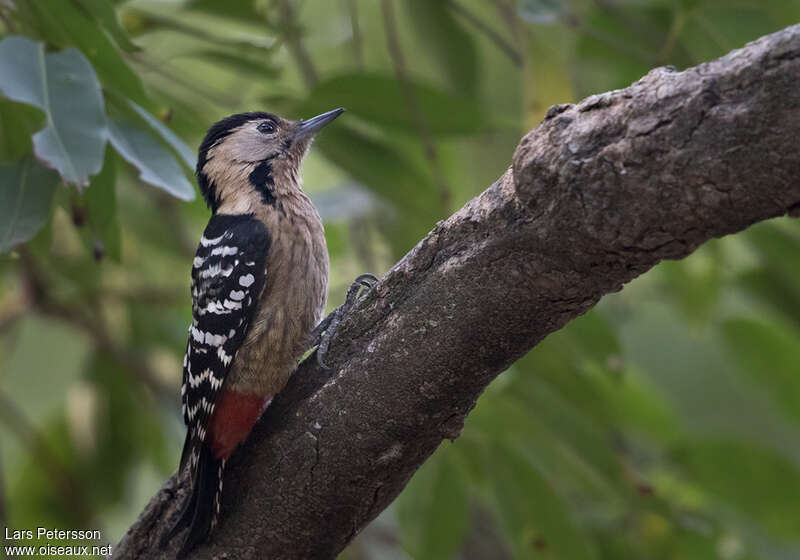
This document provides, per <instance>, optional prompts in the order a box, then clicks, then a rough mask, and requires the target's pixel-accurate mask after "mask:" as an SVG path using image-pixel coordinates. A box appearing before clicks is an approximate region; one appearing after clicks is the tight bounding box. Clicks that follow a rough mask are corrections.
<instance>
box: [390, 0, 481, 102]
mask: <svg viewBox="0 0 800 560" xmlns="http://www.w3.org/2000/svg"><path fill="white" fill-rule="evenodd" d="M402 4H403V5H404V6H405V7H406V8H407V13H408V16H409V18H410V19H411V20H412V22H413V24H412V25H411V26H410V27H411V29H412V30H413V31H414V34H415V36H416V39H417V40H418V41H419V42H420V43H422V45H424V47H425V51H426V52H428V53H430V56H432V57H433V58H434V59H435V60H436V62H437V63H438V66H439V69H440V71H441V72H442V73H443V74H444V75H445V76H447V78H448V82H449V83H450V86H451V89H452V91H453V92H455V93H457V94H458V95H459V96H465V97H475V95H476V93H477V89H478V54H477V49H476V48H475V43H474V41H473V39H472V36H471V35H470V34H469V33H467V31H466V30H465V29H464V28H463V27H462V25H461V23H460V22H459V21H458V20H457V19H456V17H455V15H454V14H453V12H452V11H451V9H450V8H449V6H448V5H447V2H430V1H429V0H406V2H403V3H402Z"/></svg>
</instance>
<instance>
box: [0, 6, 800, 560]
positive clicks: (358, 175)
mask: <svg viewBox="0 0 800 560" xmlns="http://www.w3.org/2000/svg"><path fill="white" fill-rule="evenodd" d="M797 21H800V1H799V0H547V1H545V0H519V1H518V2H517V1H514V0H440V1H439V0H380V1H379V0H335V1H334V0H331V1H323V0H302V1H295V0H240V1H230V2H218V1H216V0H185V1H172V2H156V1H154V0H131V1H127V2H125V1H113V2H110V1H108V0H47V2H44V1H43V0H14V1H13V2H0V94H1V95H2V96H1V97H0V251H1V252H2V253H3V255H2V256H0V466H1V467H2V471H1V472H0V522H2V524H3V525H7V526H9V527H12V528H27V527H35V526H37V525H50V526H55V527H59V528H76V529H87V528H92V529H94V528H99V529H102V530H103V531H104V538H105V539H106V540H108V541H110V542H115V541H116V540H117V539H118V538H119V537H120V536H121V535H122V533H123V532H124V530H125V529H126V528H127V526H128V525H130V523H132V522H133V520H134V519H135V517H136V515H137V513H138V511H139V510H140V509H141V508H142V507H143V505H144V504H145V503H146V501H147V500H148V499H149V497H150V496H151V495H152V494H153V493H154V492H155V490H156V489H157V488H158V487H159V486H160V484H161V483H162V482H163V480H164V478H165V477H167V476H168V475H169V474H171V472H172V471H173V470H174V468H175V467H176V464H177V459H178V454H179V450H180V444H181V441H182V430H183V427H182V423H181V419H180V417H179V407H178V387H179V379H180V372H181V367H180V363H181V358H182V351H183V348H184V345H185V339H186V326H187V324H188V320H189V294H188V277H189V275H188V272H189V261H190V258H191V255H192V252H193V251H194V245H195V243H196V240H197V239H198V237H199V235H200V232H201V230H202V228H203V226H204V224H205V221H206V220H207V218H208V211H207V210H206V209H205V207H204V205H203V203H202V201H201V200H199V198H198V197H196V196H194V195H195V194H196V193H195V192H194V191H195V188H194V187H193V186H192V185H193V178H192V168H193V165H194V157H195V156H194V150H193V148H190V146H192V147H193V146H196V145H197V144H198V142H199V140H200V138H201V136H202V134H203V132H204V131H205V129H206V128H207V127H208V126H209V125H210V124H211V123H212V122H214V121H216V120H217V119H219V118H221V117H223V116H225V115H227V114H230V113H233V112H237V111H241V110H255V109H267V110H270V111H273V112H276V113H279V114H285V115H287V116H289V117H293V118H297V117H308V116H311V115H313V114H315V113H317V112H320V111H323V110H327V109H330V108H332V107H337V106H340V105H341V106H345V107H347V109H348V110H349V112H348V113H347V115H346V117H345V118H344V119H342V120H340V121H337V123H336V125H335V126H332V127H330V128H329V129H326V131H325V133H324V134H322V135H321V137H320V139H319V142H318V144H317V146H316V148H315V149H314V150H312V152H311V154H310V155H309V157H308V158H307V161H306V163H305V164H304V172H303V174H304V177H305V184H306V185H307V189H308V190H309V192H310V194H311V195H312V197H313V198H314V200H315V201H316V202H317V204H318V206H319V207H320V210H321V213H322V214H323V217H324V218H325V220H326V230H327V235H328V242H329V247H330V251H331V256H332V262H333V271H332V286H331V303H330V305H331V306H334V305H336V304H338V303H339V302H340V301H341V298H342V295H343V292H344V288H345V286H346V285H347V284H348V283H349V281H350V279H351V278H353V277H354V276H355V275H356V274H358V273H360V272H363V271H365V270H371V271H373V272H376V273H381V272H384V271H385V270H387V269H388V268H389V267H390V266H391V264H392V263H393V262H395V261H396V260H397V259H398V258H399V257H400V256H402V254H403V253H404V252H405V251H407V250H408V249H409V248H410V247H412V246H413V245H414V244H415V243H416V242H417V241H418V240H419V239H420V238H421V237H422V236H423V235H424V234H425V233H426V232H427V231H428V230H429V229H430V228H431V227H432V226H433V225H434V224H435V223H436V221H437V220H439V219H442V218H444V217H446V216H447V215H448V214H449V213H450V212H451V211H453V210H454V209H456V208H458V207H459V206H460V205H462V204H463V203H464V202H465V201H467V200H468V199H470V198H471V197H473V196H475V195H476V194H477V193H478V192H480V191H481V190H483V189H484V188H485V187H486V186H487V185H489V184H490V183H491V182H492V181H493V180H494V179H495V178H497V177H498V176H499V175H500V174H501V173H503V171H504V170H505V168H506V167H507V165H508V163H509V161H510V156H511V154H512V152H513V149H514V147H515V145H516V142H517V141H518V139H519V137H520V136H521V134H522V133H523V132H524V131H525V130H527V129H528V128H529V127H531V126H534V125H535V124H536V123H537V122H538V121H539V120H540V119H541V117H542V115H543V114H544V112H545V111H546V110H547V107H548V106H550V105H552V104H555V103H564V102H570V101H576V100H578V99H580V98H581V97H583V96H586V95H589V94H592V93H598V92H602V91H605V90H609V89H614V88H621V87H625V86H627V85H628V84H630V83H631V82H633V81H635V80H637V79H638V78H639V77H640V76H641V75H643V74H644V73H646V72H647V71H648V70H649V69H650V68H652V67H654V66H658V65H664V64H672V65H675V66H677V67H679V68H683V67H687V66H690V65H694V64H697V63H699V62H701V61H704V60H709V59H711V58H714V57H717V56H719V55H722V54H724V53H725V52H727V51H728V50H730V49H733V48H736V47H739V46H741V45H743V44H744V43H745V42H746V41H748V40H752V39H755V38H756V37H758V36H760V35H763V34H765V33H769V32H772V31H775V30H777V29H780V28H782V27H784V26H786V25H789V24H792V23H796V22H797ZM387 39H388V40H387ZM176 197H177V198H176ZM178 199H180V200H178ZM192 199H193V200H192ZM182 201H191V202H182ZM798 278H800V228H798V226H797V225H796V224H795V223H793V222H792V221H791V220H788V219H781V220H774V221H772V222H770V223H765V224H760V225H757V226H755V227H753V228H751V229H750V230H748V231H747V232H744V233H742V234H739V235H736V236H733V237H729V238H725V239H722V240H717V241H714V242H711V243H709V244H707V245H706V246H704V247H703V248H701V249H700V250H699V251H698V252H697V253H696V254H694V255H692V256H691V257H690V258H688V259H686V260H684V261H681V262H665V263H662V264H661V265H659V266H658V267H657V268H656V269H654V270H653V271H651V272H649V273H648V274H646V275H645V276H644V277H642V278H640V279H638V280H637V281H635V282H633V283H631V285H630V286H628V287H626V288H625V290H624V291H623V292H621V293H619V294H615V295H613V296H609V297H607V298H605V299H604V300H603V301H602V302H601V303H600V305H599V306H598V307H597V308H596V309H594V310H593V311H592V312H590V313H589V314H587V315H586V316H585V317H582V318H580V319H578V320H576V321H573V322H572V323H571V324H570V325H568V326H567V327H566V328H564V329H563V330H561V331H559V332H558V333H555V334H553V335H552V336H550V337H549V338H548V339H547V340H545V341H544V342H543V343H541V344H540V345H539V346H538V347H537V348H535V349H534V350H533V351H532V352H531V353H530V354H529V355H528V356H526V357H525V358H523V359H522V360H520V361H519V362H518V363H516V364H514V366H513V367H512V368H510V370H509V371H508V372H506V373H504V374H503V375H502V376H500V377H499V378H498V379H497V381H496V382H495V383H493V384H492V385H491V386H490V387H489V388H488V390H487V391H486V393H485V394H484V395H483V396H482V397H481V399H480V401H479V403H478V406H477V407H476V409H475V410H474V412H473V413H472V414H471V415H470V417H469V418H468V421H467V426H466V428H465V430H464V432H463V435H462V437H461V438H459V439H458V440H457V441H455V442H454V443H446V444H444V445H443V446H442V448H441V449H440V450H439V451H438V452H437V453H436V454H435V455H434V456H433V457H432V458H431V459H430V460H429V461H428V462H427V463H426V464H425V465H423V467H422V468H421V469H420V471H419V472H418V473H417V475H416V476H415V477H414V478H413V480H412V481H411V483H410V484H409V485H408V487H407V489H406V490H405V492H404V493H403V494H402V495H401V496H400V498H399V499H398V500H397V502H396V503H395V504H394V505H392V506H391V507H390V508H389V509H388V510H387V511H386V512H385V513H384V514H383V515H382V516H381V517H380V518H378V519H377V520H376V521H375V522H374V523H373V524H372V525H371V526H370V527H369V528H367V530H365V531H364V532H363V533H362V535H360V536H359V537H358V538H357V539H356V541H354V543H353V544H352V545H351V547H350V548H349V549H348V550H347V551H345V553H343V555H342V558H344V559H350V560H361V559H373V558H374V559H378V558H380V559H384V558H387V559H392V558H397V559H403V558H414V559H416V560H426V559H448V558H460V559H464V560H469V559H476V558H498V559H503V558H536V559H552V560H557V559H563V560H567V559H598V560H600V559H623V558H625V559H627V558H647V559H681V560H687V559H703V560H706V559H710V558H719V559H724V560H750V559H770V560H771V559H776V560H777V559H789V558H798V557H800V445H798V442H800V367H799V366H798V362H797V359H796V356H797V348H798V347H799V346H800V284H799V283H798V281H797V279H798Z"/></svg>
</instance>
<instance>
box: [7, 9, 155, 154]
mask: <svg viewBox="0 0 800 560" xmlns="http://www.w3.org/2000/svg"><path fill="white" fill-rule="evenodd" d="M17 4H18V6H17V7H18V9H19V10H20V12H21V13H23V14H24V15H25V17H26V19H27V20H30V21H32V22H33V24H34V26H35V29H36V31H37V32H38V34H39V36H41V37H42V38H45V39H46V40H47V43H48V44H53V45H56V46H59V47H69V46H75V47H77V48H79V49H80V50H81V52H82V53H83V54H84V55H85V56H86V57H87V58H88V59H89V61H90V62H91V64H92V66H93V67H94V69H95V71H96V72H97V75H98V76H99V77H100V80H101V82H102V83H103V86H104V87H105V88H106V89H112V90H115V91H118V92H120V93H122V94H124V95H126V96H128V97H130V98H131V99H134V100H135V101H136V102H138V103H145V102H146V99H147V95H146V94H145V92H144V88H143V87H142V82H141V80H140V79H139V76H138V75H137V74H136V73H135V72H134V71H133V70H132V69H131V67H130V66H128V64H127V63H126V62H125V60H124V59H123V58H122V56H121V55H120V53H119V51H118V50H117V49H116V48H114V44H113V43H112V42H111V41H110V40H109V38H108V36H107V35H106V34H105V33H104V32H103V30H102V29H101V28H100V27H99V26H98V25H97V24H96V23H95V21H94V20H93V19H92V18H91V17H90V16H89V15H88V13H87V12H86V11H85V10H84V9H83V8H81V7H79V6H76V5H75V4H73V2H72V0H48V1H47V2H46V3H43V2H37V1H32V0H19V2H17ZM101 158H102V154H101Z"/></svg>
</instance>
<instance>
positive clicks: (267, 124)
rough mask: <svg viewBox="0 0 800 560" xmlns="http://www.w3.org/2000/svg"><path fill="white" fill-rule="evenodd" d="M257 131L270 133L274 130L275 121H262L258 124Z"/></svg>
mask: <svg viewBox="0 0 800 560" xmlns="http://www.w3.org/2000/svg"><path fill="white" fill-rule="evenodd" d="M258 131H259V132H260V133H261V134H272V133H273V132H275V123H274V122H272V121H262V122H261V123H259V125H258Z"/></svg>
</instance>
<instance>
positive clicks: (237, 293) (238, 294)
mask: <svg viewBox="0 0 800 560" xmlns="http://www.w3.org/2000/svg"><path fill="white" fill-rule="evenodd" d="M230 298H231V299H234V300H236V301H242V300H243V299H244V291H243V290H233V291H232V292H231V295H230Z"/></svg>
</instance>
